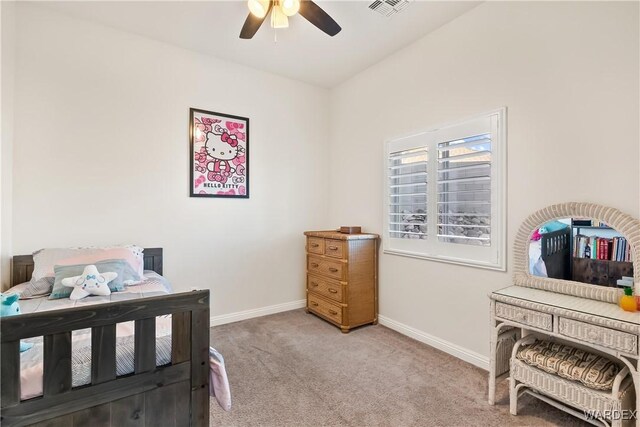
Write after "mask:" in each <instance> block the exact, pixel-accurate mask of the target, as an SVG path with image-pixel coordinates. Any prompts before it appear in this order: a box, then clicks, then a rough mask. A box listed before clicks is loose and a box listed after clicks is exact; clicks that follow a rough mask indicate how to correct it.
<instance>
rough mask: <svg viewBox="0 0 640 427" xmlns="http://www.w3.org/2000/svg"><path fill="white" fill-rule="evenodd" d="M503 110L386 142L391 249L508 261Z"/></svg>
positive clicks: (491, 263)
mask: <svg viewBox="0 0 640 427" xmlns="http://www.w3.org/2000/svg"><path fill="white" fill-rule="evenodd" d="M505 115H506V110H505V109H501V110H497V111H494V112H491V113H488V114H484V115H482V116H478V117H476V118H473V119H470V120H466V121H463V122H459V123H455V124H451V125H447V126H441V127H438V128H436V129H432V130H429V131H426V132H421V133H418V134H415V135H411V136H408V137H404V138H398V139H394V140H391V141H388V142H387V143H386V144H385V161H386V164H385V169H386V179H385V185H386V195H385V202H384V218H385V230H386V236H385V239H384V250H385V252H386V253H392V254H398V255H406V256H411V257H418V258H428V259H435V260H441V261H445V262H455V263H460V264H467V265H474V266H480V267H485V268H493V269H499V270H504V269H505V218H504V214H505V191H506V185H505V177H506V176H505V172H506V170H505V169H506V123H505V120H506V117H505Z"/></svg>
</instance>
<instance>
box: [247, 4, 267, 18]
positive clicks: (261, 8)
mask: <svg viewBox="0 0 640 427" xmlns="http://www.w3.org/2000/svg"><path fill="white" fill-rule="evenodd" d="M269 3H270V2H269V0H249V1H248V2H247V5H248V6H249V12H251V13H252V14H253V15H254V16H255V17H257V18H264V17H265V16H267V12H268V11H269Z"/></svg>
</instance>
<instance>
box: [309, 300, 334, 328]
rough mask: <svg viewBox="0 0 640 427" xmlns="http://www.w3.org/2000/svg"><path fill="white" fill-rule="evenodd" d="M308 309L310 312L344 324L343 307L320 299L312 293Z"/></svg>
mask: <svg viewBox="0 0 640 427" xmlns="http://www.w3.org/2000/svg"><path fill="white" fill-rule="evenodd" d="M307 301H308V303H307V307H308V308H309V310H311V311H313V312H315V313H318V314H321V315H323V316H324V317H326V318H328V319H331V320H333V321H334V322H336V323H340V324H341V323H342V307H341V306H339V305H337V304H333V303H330V302H328V301H325V300H323V299H322V298H318V297H317V296H315V295H314V294H312V293H309V294H308V295H307Z"/></svg>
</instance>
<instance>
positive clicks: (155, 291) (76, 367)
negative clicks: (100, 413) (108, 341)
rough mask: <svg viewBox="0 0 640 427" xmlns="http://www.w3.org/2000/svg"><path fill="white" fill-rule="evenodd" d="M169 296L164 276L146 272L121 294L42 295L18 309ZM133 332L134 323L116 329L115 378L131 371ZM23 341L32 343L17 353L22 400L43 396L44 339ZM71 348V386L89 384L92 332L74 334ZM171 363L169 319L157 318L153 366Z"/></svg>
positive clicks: (40, 309) (30, 310) (32, 310)
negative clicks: (23, 350)
mask: <svg viewBox="0 0 640 427" xmlns="http://www.w3.org/2000/svg"><path fill="white" fill-rule="evenodd" d="M20 286H21V285H18V286H16V287H14V288H12V289H11V291H12V292H20ZM170 293H171V286H170V284H169V282H168V281H167V280H166V279H165V278H164V277H162V276H160V275H158V274H156V273H154V272H148V271H145V280H143V281H142V282H140V283H139V284H136V285H131V286H127V287H126V288H125V290H124V291H122V292H114V293H112V294H111V295H108V296H90V297H87V298H84V299H81V300H76V301H71V300H70V299H68V298H63V299H56V300H50V299H48V297H46V296H45V297H40V298H34V299H29V300H21V301H20V308H21V310H22V313H39V312H43V311H50V310H62V309H68V308H72V307H85V306H89V305H94V304H104V303H107V302H118V301H127V300H131V299H139V298H148V297H152V296H158V295H167V294H170ZM134 330H135V323H134V322H122V323H118V324H117V326H116V373H117V375H118V376H120V375H126V374H130V373H132V372H133V366H134V358H133V355H134ZM23 341H25V342H31V343H33V344H34V346H33V347H32V348H31V349H29V350H27V351H25V352H23V353H20V386H21V387H20V391H21V399H23V400H24V399H30V398H32V397H36V396H40V395H42V370H43V364H42V359H43V339H42V337H35V338H30V339H25V340H23ZM71 349H72V350H71V355H72V356H71V359H72V366H71V375H72V378H71V383H72V385H73V387H77V386H81V385H85V384H89V383H90V381H91V329H80V330H76V331H73V333H72V344H71ZM170 362H171V316H170V315H167V316H159V317H156V366H162V365H166V364H168V363H170Z"/></svg>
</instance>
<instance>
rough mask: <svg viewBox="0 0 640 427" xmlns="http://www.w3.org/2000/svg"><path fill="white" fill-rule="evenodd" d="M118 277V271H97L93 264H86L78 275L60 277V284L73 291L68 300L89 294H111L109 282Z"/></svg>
mask: <svg viewBox="0 0 640 427" xmlns="http://www.w3.org/2000/svg"><path fill="white" fill-rule="evenodd" d="M116 277H118V273H114V272H105V273H99V272H98V269H97V268H96V266H95V265H87V266H86V267H85V268H84V270H82V274H81V275H79V276H73V277H67V278H65V279H62V284H63V285H64V286H66V287H68V288H72V289H73V291H72V292H71V295H69V299H70V300H78V299H82V298H84V297H88V296H89V295H102V296H107V295H111V289H109V282H111V281H112V280H113V279H115V278H116Z"/></svg>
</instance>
